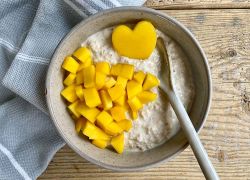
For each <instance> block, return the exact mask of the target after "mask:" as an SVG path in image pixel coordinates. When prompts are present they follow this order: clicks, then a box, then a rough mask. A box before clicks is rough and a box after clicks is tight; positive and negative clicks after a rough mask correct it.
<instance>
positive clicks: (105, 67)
mask: <svg viewBox="0 0 250 180" xmlns="http://www.w3.org/2000/svg"><path fill="white" fill-rule="evenodd" d="M96 72H101V73H103V74H106V75H109V74H110V66H109V63H108V62H98V63H96Z"/></svg>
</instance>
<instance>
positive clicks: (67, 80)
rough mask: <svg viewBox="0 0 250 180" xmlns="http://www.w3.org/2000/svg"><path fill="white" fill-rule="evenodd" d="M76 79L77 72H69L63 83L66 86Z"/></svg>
mask: <svg viewBox="0 0 250 180" xmlns="http://www.w3.org/2000/svg"><path fill="white" fill-rule="evenodd" d="M75 79H76V74H74V73H69V75H68V76H67V77H66V78H65V79H64V81H63V84H64V85H65V86H69V85H71V84H73V83H74V82H75Z"/></svg>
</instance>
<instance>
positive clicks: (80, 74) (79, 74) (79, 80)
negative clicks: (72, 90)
mask: <svg viewBox="0 0 250 180" xmlns="http://www.w3.org/2000/svg"><path fill="white" fill-rule="evenodd" d="M83 76H84V74H83V70H81V71H79V72H77V73H76V85H80V84H83V83H84V78H83Z"/></svg>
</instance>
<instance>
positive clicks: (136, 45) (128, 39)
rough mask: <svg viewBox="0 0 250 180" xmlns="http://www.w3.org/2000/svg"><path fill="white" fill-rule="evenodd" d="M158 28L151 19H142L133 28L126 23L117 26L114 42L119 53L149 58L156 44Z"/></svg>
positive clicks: (113, 35) (136, 57)
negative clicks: (156, 28)
mask: <svg viewBox="0 0 250 180" xmlns="http://www.w3.org/2000/svg"><path fill="white" fill-rule="evenodd" d="M156 40H157V35H156V30H155V28H154V26H153V25H152V24H151V23H150V22H149V21H140V22H138V23H137V24H136V26H135V28H134V29H133V30H131V29H130V28H129V27H128V26H126V25H119V26H117V27H116V28H115V29H114V30H113V33H112V43H113V47H114V49H115V50H116V51H117V52H118V54H120V55H122V56H127V57H129V58H134V59H147V58H148V57H149V56H150V55H151V53H152V52H153V50H154V49H155V46H156Z"/></svg>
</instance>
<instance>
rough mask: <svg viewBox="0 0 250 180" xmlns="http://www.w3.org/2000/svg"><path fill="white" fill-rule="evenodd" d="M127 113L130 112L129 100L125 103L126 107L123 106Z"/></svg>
mask: <svg viewBox="0 0 250 180" xmlns="http://www.w3.org/2000/svg"><path fill="white" fill-rule="evenodd" d="M122 107H123V108H124V109H125V110H126V111H128V110H130V107H129V105H128V102H127V100H126V101H125V103H124V105H123V106H122Z"/></svg>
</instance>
